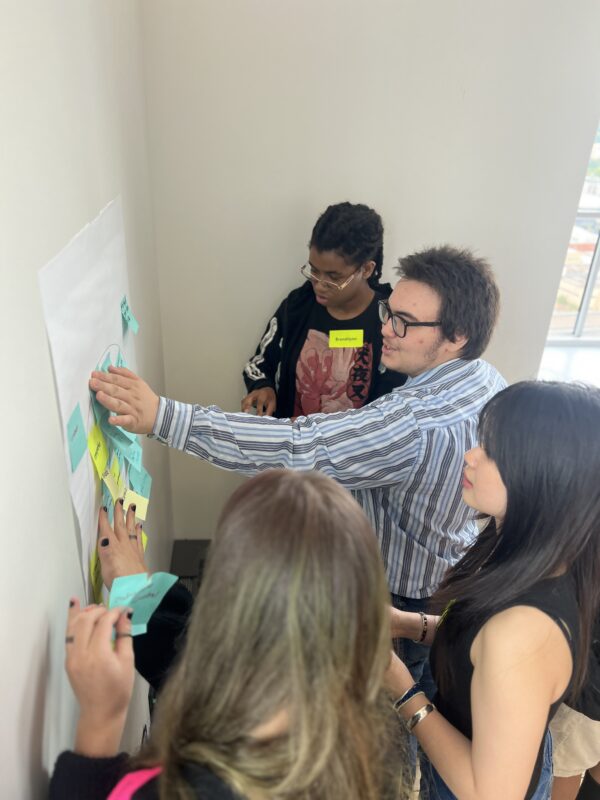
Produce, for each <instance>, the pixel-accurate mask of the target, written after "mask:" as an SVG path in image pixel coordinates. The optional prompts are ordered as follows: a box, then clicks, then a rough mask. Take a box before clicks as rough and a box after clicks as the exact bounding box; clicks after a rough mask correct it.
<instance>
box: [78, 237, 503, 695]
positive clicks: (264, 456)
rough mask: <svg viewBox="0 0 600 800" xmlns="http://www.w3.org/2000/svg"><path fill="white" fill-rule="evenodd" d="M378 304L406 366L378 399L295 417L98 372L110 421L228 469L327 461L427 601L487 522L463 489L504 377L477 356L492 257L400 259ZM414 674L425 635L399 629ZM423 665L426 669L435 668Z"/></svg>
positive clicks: (323, 466)
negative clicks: (182, 396) (168, 392)
mask: <svg viewBox="0 0 600 800" xmlns="http://www.w3.org/2000/svg"><path fill="white" fill-rule="evenodd" d="M398 273H399V277H400V280H399V281H398V283H397V285H396V287H395V289H394V291H393V292H392V294H391V296H390V298H389V300H388V301H387V302H386V301H382V302H381V304H380V316H381V320H382V323H383V328H382V334H383V350H382V362H383V364H384V365H385V366H386V367H387V368H388V369H392V370H397V371H398V372H404V373H406V374H407V375H408V376H409V377H408V379H407V381H406V383H405V384H404V386H402V387H400V388H398V389H395V390H394V391H393V392H391V393H390V394H388V395H384V396H383V397H380V398H378V399H377V400H375V401H374V402H372V403H370V404H368V405H366V406H363V407H362V408H360V409H354V410H349V411H344V412H340V413H334V414H314V415H311V416H309V417H299V418H297V419H296V420H294V421H292V420H284V419H282V420H279V419H273V418H270V417H255V416H252V415H250V414H243V413H231V414H230V413H227V412H225V411H222V410H220V409H219V408H216V407H215V406H210V407H202V406H197V405H187V404H184V403H179V402H176V401H173V400H168V399H166V398H164V397H160V398H159V397H158V396H157V395H156V394H155V393H154V392H153V391H152V390H151V389H150V387H149V386H148V385H147V384H146V383H144V381H142V380H141V379H140V378H138V377H137V376H135V375H134V374H133V373H131V372H130V371H129V370H126V369H122V368H113V367H111V368H110V372H109V373H108V374H106V373H102V372H94V373H92V379H91V381H90V387H91V389H93V390H94V391H97V392H98V395H97V399H98V400H99V402H101V403H102V404H103V405H105V406H106V407H107V408H108V409H110V410H111V411H115V412H116V414H117V416H115V417H112V418H110V421H111V423H113V424H117V425H122V426H123V427H125V428H126V429H128V430H130V431H134V432H137V433H148V434H151V435H152V436H153V437H154V438H156V439H158V440H159V441H160V442H162V443H165V444H168V445H169V446H171V447H175V448H177V449H179V450H184V451H185V452H186V453H190V454H191V455H194V456H197V457H199V458H203V459H205V460H207V461H209V462H211V463H212V464H214V465H215V466H217V467H221V468H222V469H228V470H234V471H236V472H240V473H243V474H245V475H253V474H254V473H256V472H259V471H261V470H264V469H268V468H270V467H286V468H288V469H301V470H311V469H318V470H321V471H322V472H325V473H326V474H328V475H330V476H331V477H333V478H335V479H336V480H337V481H339V483H341V484H342V485H343V486H345V487H346V488H348V489H349V490H350V491H351V492H352V494H353V495H354V497H355V498H356V500H357V501H358V502H359V503H360V505H361V506H362V508H363V509H364V511H365V513H366V515H367V517H368V518H369V519H370V521H371V523H372V525H373V527H374V529H375V532H376V534H377V537H378V540H379V545H380V548H381V554H382V557H383V561H384V563H385V566H386V570H387V576H388V581H389V586H390V591H391V593H392V598H393V602H394V605H395V606H396V607H398V608H406V609H407V610H411V611H414V610H421V609H424V608H425V607H426V603H427V599H428V598H429V597H430V596H431V595H432V594H433V592H434V590H435V589H436V588H437V586H438V585H439V583H440V581H441V579H442V577H443V575H444V573H445V571H446V569H447V568H448V567H449V566H450V565H452V564H454V563H455V562H456V561H457V560H458V559H459V558H460V556H461V555H462V554H463V552H464V551H465V548H466V547H467V545H469V544H470V543H471V541H472V540H473V538H474V536H475V534H476V526H475V523H474V521H473V519H472V516H471V514H472V512H470V511H469V509H468V508H467V506H466V505H465V503H464V502H463V500H462V494H461V478H462V468H463V456H464V454H465V452H466V451H467V450H469V449H470V448H471V447H473V446H474V445H475V443H476V433H477V419H478V415H479V411H480V410H481V408H482V407H483V405H485V403H486V402H487V401H488V400H489V399H490V398H491V397H492V396H493V395H494V394H496V393H497V392H498V391H500V389H502V388H503V387H504V386H505V382H504V380H503V378H502V377H501V375H500V374H499V373H498V372H497V371H496V370H495V369H494V367H493V366H491V364H488V363H487V362H485V361H483V360H482V359H480V355H481V353H482V352H483V350H484V349H485V347H486V346H487V344H488V342H489V339H490V336H491V334H492V331H493V329H494V325H495V322H496V317H497V313H498V306H499V293H498V288H497V286H496V283H495V281H494V278H493V275H492V273H491V270H490V268H489V267H488V265H487V264H486V262H485V261H483V260H482V259H479V258H476V257H475V256H474V255H473V254H472V253H470V252H469V251H466V250H457V249H455V248H452V247H448V246H446V247H439V248H432V249H429V250H424V251H422V252H419V253H415V254H413V255H411V256H408V257H406V258H403V259H401V261H400V264H399V267H398ZM397 647H398V652H399V655H400V656H401V657H402V659H403V660H404V662H405V663H406V665H407V666H408V667H409V669H411V671H412V672H413V675H414V676H415V679H418V678H419V677H420V676H421V672H422V670H423V665H424V663H425V661H426V658H427V648H425V647H423V645H420V644H418V643H413V642H409V641H408V640H402V641H401V642H399V643H397ZM424 677H425V676H424Z"/></svg>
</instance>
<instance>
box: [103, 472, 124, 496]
mask: <svg viewBox="0 0 600 800" xmlns="http://www.w3.org/2000/svg"><path fill="white" fill-rule="evenodd" d="M102 480H103V481H104V483H105V484H106V488H107V489H108V491H109V492H110V496H111V497H112V499H113V503H116V502H117V500H118V499H119V497H121V494H122V492H121V491H120V490H119V484H118V483H117V481H116V480H115V476H114V475H113V473H112V472H111V471H110V470H108V469H105V470H104V472H103V473H102Z"/></svg>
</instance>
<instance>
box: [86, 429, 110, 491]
mask: <svg viewBox="0 0 600 800" xmlns="http://www.w3.org/2000/svg"><path fill="white" fill-rule="evenodd" d="M88 449H89V451H90V453H91V455H92V461H93V462H94V466H95V467H96V472H97V473H98V477H99V478H100V479H102V473H103V472H104V470H105V469H106V465H107V464H108V447H107V446H106V439H105V438H104V435H103V433H102V431H101V430H100V428H99V426H98V425H93V426H92V429H91V430H90V433H89V435H88Z"/></svg>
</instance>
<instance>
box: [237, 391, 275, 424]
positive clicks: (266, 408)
mask: <svg viewBox="0 0 600 800" xmlns="http://www.w3.org/2000/svg"><path fill="white" fill-rule="evenodd" d="M253 407H254V408H256V414H257V416H259V417H272V416H273V414H274V413H275V409H276V407H277V395H276V394H275V390H274V389H273V388H271V387H270V386H263V387H262V389H255V390H254V391H253V392H250V394H247V395H246V397H244V399H243V400H242V411H250V409H251V408H253Z"/></svg>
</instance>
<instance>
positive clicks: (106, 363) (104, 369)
mask: <svg viewBox="0 0 600 800" xmlns="http://www.w3.org/2000/svg"><path fill="white" fill-rule="evenodd" d="M111 364H112V361H111V360H110V353H107V354H106V355H105V356H104V361H103V362H102V366H100V367H98V371H99V372H108V368H109V367H110V366H111Z"/></svg>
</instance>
